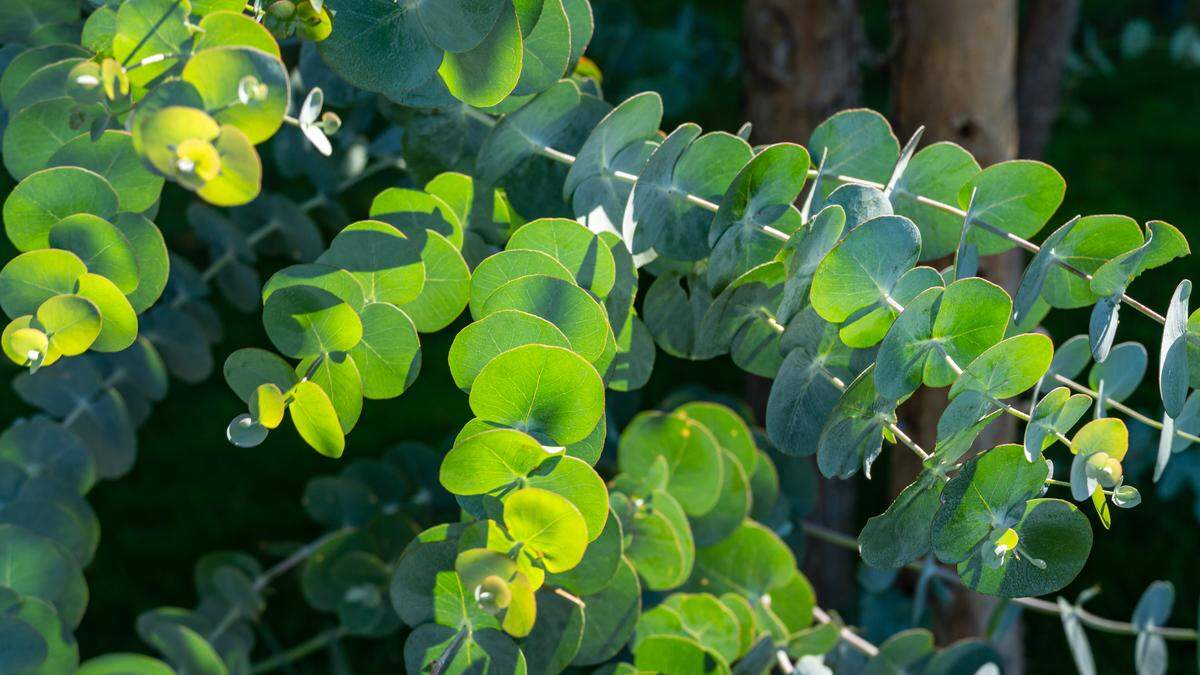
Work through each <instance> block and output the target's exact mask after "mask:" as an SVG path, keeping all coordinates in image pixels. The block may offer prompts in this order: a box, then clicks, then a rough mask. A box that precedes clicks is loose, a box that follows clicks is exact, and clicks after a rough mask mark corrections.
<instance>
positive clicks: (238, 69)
mask: <svg viewBox="0 0 1200 675" xmlns="http://www.w3.org/2000/svg"><path fill="white" fill-rule="evenodd" d="M135 72H136V71H135ZM181 76H182V78H183V81H184V82H187V83H189V84H191V85H192V86H194V87H195V88H196V91H197V92H198V93H199V94H200V98H201V100H202V101H203V102H204V109H205V110H206V111H208V112H209V114H210V115H212V117H213V119H215V120H216V121H217V122H218V123H220V124H221V125H222V126H225V125H230V126H234V127H237V128H238V129H240V130H241V131H242V133H244V134H246V138H247V139H249V141H250V143H251V144H254V145H257V144H259V143H262V142H263V141H266V140H267V139H269V138H270V137H272V136H274V135H275V132H276V131H278V130H279V127H280V126H282V125H283V117H284V114H285V113H286V112H287V107H288V101H289V99H290V97H291V89H290V87H289V82H288V76H287V70H286V69H285V68H284V65H283V62H282V61H280V60H279V58H278V57H276V56H275V55H273V54H268V53H266V52H262V51H259V50H258V49H254V48H251V47H242V46H235V45H234V46H222V47H212V48H209V49H202V50H200V51H197V52H196V53H195V54H192V55H191V57H190V58H188V61H187V65H185V66H184V67H183V72H182V74H181ZM246 78H253V80H254V82H255V84H256V86H257V87H259V89H258V90H257V92H256V93H255V95H247V94H246V93H245V86H244V85H243V83H244V82H245V81H246ZM262 87H265V89H262Z"/></svg>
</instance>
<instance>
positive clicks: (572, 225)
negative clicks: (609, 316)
mask: <svg viewBox="0 0 1200 675" xmlns="http://www.w3.org/2000/svg"><path fill="white" fill-rule="evenodd" d="M505 249H506V250H508V251H512V250H516V249H528V250H533V251H540V252H542V253H545V254H546V255H549V256H551V257H552V258H554V259H555V260H556V261H558V262H559V263H561V264H562V266H563V267H565V268H566V269H567V270H568V271H569V272H570V273H571V278H572V279H574V281H575V283H576V284H578V285H579V286H580V287H581V288H583V289H585V290H587V291H590V292H591V293H592V295H594V296H596V297H597V298H599V299H604V298H605V297H606V296H607V295H608V293H609V291H611V290H612V288H613V284H614V283H615V282H616V263H615V261H614V260H613V255H612V253H611V252H610V251H609V249H608V247H607V246H605V245H604V242H602V241H601V240H600V238H599V237H598V236H596V235H595V234H593V233H591V232H589V231H588V229H587V228H585V227H583V226H582V225H580V224H579V223H578V222H576V221H573V220H567V219H565V218H541V219H538V220H534V221H532V222H529V223H527V224H525V225H523V226H521V227H520V228H519V229H518V230H517V231H516V232H514V233H513V235H512V237H511V238H509V240H508V243H507V244H506V245H505Z"/></svg>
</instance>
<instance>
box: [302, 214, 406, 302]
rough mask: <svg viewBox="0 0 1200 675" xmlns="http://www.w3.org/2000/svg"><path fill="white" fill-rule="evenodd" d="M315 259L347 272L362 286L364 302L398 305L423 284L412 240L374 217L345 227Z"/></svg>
mask: <svg viewBox="0 0 1200 675" xmlns="http://www.w3.org/2000/svg"><path fill="white" fill-rule="evenodd" d="M317 262H318V263H322V264H325V265H330V266H333V267H340V268H342V269H344V270H346V271H347V272H349V273H350V274H351V276H353V277H354V279H355V280H356V281H358V284H359V286H361V287H362V291H363V299H364V301H365V302H390V303H391V304H393V305H396V306H397V307H400V306H402V305H404V304H405V303H407V302H411V301H412V300H415V299H416V298H417V297H418V296H419V295H420V294H421V290H422V288H424V286H425V263H424V262H422V261H421V256H420V249H419V248H418V246H417V245H416V243H415V242H414V241H413V240H411V239H409V238H408V237H407V236H405V235H404V234H403V233H402V232H400V230H397V229H396V228H395V227H393V226H391V225H388V224H387V223H382V222H379V221H377V220H360V221H358V222H357V223H352V224H350V225H348V226H346V228H345V229H343V230H342V231H341V232H339V233H338V235H337V236H336V237H334V238H333V241H332V242H330V244H329V249H328V250H327V251H325V253H322V254H321V257H319V258H317Z"/></svg>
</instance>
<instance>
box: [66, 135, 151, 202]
mask: <svg viewBox="0 0 1200 675" xmlns="http://www.w3.org/2000/svg"><path fill="white" fill-rule="evenodd" d="M47 166H49V167H58V166H78V167H82V168H84V169H88V170H89V171H94V172H96V173H97V174H99V175H100V176H103V177H104V178H105V179H106V180H107V181H108V182H109V184H110V185H112V188H113V190H115V191H116V193H117V199H118V202H119V205H120V209H121V210H122V211H135V212H140V211H146V210H147V209H150V208H151V207H153V206H154V204H155V203H156V202H158V197H159V194H161V193H162V187H163V179H162V177H161V176H156V175H155V174H153V173H151V172H150V171H148V170H147V169H146V168H145V167H144V166H143V165H142V162H141V159H140V158H139V157H138V155H137V151H136V150H134V147H133V136H132V135H131V134H129V133H128V132H126V131H116V130H112V129H109V130H106V131H105V132H104V133H103V134H101V135H100V138H98V139H95V140H93V139H91V138H90V137H88V136H86V135H80V136H77V137H75V138H74V139H72V140H71V141H69V142H68V143H66V144H65V145H63V146H62V147H61V148H59V149H58V151H56V152H55V153H54V155H52V156H51V157H50V160H49V162H48V164H47Z"/></svg>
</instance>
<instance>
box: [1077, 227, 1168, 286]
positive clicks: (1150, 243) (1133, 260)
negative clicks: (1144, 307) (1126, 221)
mask: <svg viewBox="0 0 1200 675" xmlns="http://www.w3.org/2000/svg"><path fill="white" fill-rule="evenodd" d="M1188 252H1189V250H1188V245H1187V240H1186V239H1184V237H1183V235H1182V234H1181V233H1180V232H1179V230H1178V229H1176V228H1175V226H1173V225H1171V224H1170V223H1165V222H1163V221H1161V220H1151V221H1149V222H1147V223H1146V239H1145V241H1144V242H1143V243H1142V244H1141V246H1138V247H1137V248H1135V249H1133V250H1130V251H1126V252H1125V253H1122V254H1120V255H1118V256H1116V257H1115V258H1112V259H1111V260H1108V261H1107V262H1105V263H1104V264H1103V265H1101V266H1100V267H1099V268H1097V269H1096V271H1095V273H1094V274H1093V275H1092V281H1091V291H1092V292H1093V293H1095V294H1096V295H1099V296H1102V297H1108V296H1113V295H1120V294H1121V293H1123V292H1124V291H1125V288H1126V287H1128V286H1129V284H1130V283H1132V282H1133V280H1134V279H1136V278H1137V277H1138V275H1140V274H1141V273H1142V272H1144V271H1146V270H1148V269H1152V268H1154V267H1158V266H1160V265H1164V264H1166V263H1168V262H1170V261H1171V260H1173V259H1175V258H1178V257H1179V256H1182V255H1186V254H1187V253H1188Z"/></svg>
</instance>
